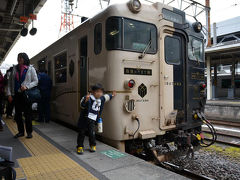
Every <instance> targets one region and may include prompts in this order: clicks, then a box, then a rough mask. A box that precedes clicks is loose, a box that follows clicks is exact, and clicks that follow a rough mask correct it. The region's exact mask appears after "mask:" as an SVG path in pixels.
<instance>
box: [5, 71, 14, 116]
mask: <svg viewBox="0 0 240 180" xmlns="http://www.w3.org/2000/svg"><path fill="white" fill-rule="evenodd" d="M12 70H13V67H10V68H9V69H8V70H7V73H6V74H5V76H6V77H5V86H6V87H7V86H8V82H9V77H10V75H11V73H12ZM13 107H14V100H13V101H12V102H9V101H7V106H6V116H7V118H12V114H13Z"/></svg>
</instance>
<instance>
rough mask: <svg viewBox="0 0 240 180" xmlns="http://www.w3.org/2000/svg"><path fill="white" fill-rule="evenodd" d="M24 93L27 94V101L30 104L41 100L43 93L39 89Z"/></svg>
mask: <svg viewBox="0 0 240 180" xmlns="http://www.w3.org/2000/svg"><path fill="white" fill-rule="evenodd" d="M24 92H25V96H26V99H27V101H28V102H29V103H35V102H39V101H40V100H41V93H40V90H39V89H38V88H37V87H33V88H31V89H27V90H26V91H24Z"/></svg>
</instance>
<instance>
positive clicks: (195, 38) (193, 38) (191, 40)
mask: <svg viewBox="0 0 240 180" xmlns="http://www.w3.org/2000/svg"><path fill="white" fill-rule="evenodd" d="M193 40H195V41H199V42H202V59H199V60H197V59H196V58H195V59H193V58H192V57H194V55H191V56H190V54H189V53H190V48H192V43H193ZM187 46H188V47H187V49H188V52H187V55H188V59H189V60H191V61H199V62H203V63H204V62H205V59H204V43H203V40H202V39H200V38H197V37H195V36H189V42H188V45H187ZM189 47H190V48H189ZM191 51H192V50H191Z"/></svg>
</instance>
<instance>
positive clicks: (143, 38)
mask: <svg viewBox="0 0 240 180" xmlns="http://www.w3.org/2000/svg"><path fill="white" fill-rule="evenodd" d="M122 31H123V32H122ZM106 47H107V49H108V50H113V49H123V50H128V51H134V52H140V53H143V54H145V53H156V51H157V28H156V26H154V25H153V24H149V23H145V22H140V21H136V20H132V19H127V18H119V17H110V18H108V19H107V22H106Z"/></svg>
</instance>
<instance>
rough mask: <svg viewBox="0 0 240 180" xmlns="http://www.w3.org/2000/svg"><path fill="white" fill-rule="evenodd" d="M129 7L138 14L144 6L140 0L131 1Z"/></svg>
mask: <svg viewBox="0 0 240 180" xmlns="http://www.w3.org/2000/svg"><path fill="white" fill-rule="evenodd" d="M128 7H129V9H130V11H132V12H133V13H138V12H139V11H140V10H141V7H142V4H141V2H140V1H139V0H130V1H129V2H128Z"/></svg>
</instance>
